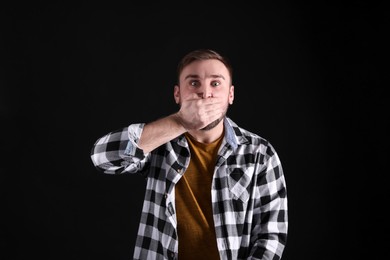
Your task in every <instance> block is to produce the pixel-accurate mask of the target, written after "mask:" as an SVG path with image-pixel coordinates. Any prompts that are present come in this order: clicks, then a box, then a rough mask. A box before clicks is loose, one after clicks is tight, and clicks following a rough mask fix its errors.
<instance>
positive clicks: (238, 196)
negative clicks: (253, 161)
mask: <svg viewBox="0 0 390 260" xmlns="http://www.w3.org/2000/svg"><path fill="white" fill-rule="evenodd" d="M253 171H254V167H252V166H249V167H245V168H232V169H231V171H230V173H229V177H228V185H229V189H230V192H231V193H232V195H233V200H237V202H238V203H239V202H240V203H244V204H246V203H247V202H248V200H249V197H250V193H251V190H252V181H253V180H252V179H253V178H252V177H253Z"/></svg>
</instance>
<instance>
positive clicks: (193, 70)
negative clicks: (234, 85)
mask: <svg viewBox="0 0 390 260" xmlns="http://www.w3.org/2000/svg"><path fill="white" fill-rule="evenodd" d="M189 75H194V76H197V77H201V78H206V77H210V76H212V75H222V76H223V77H224V78H225V79H229V71H228V69H227V68H226V66H225V64H223V63H222V62H221V61H219V60H215V59H210V60H198V61H193V62H191V63H190V64H188V65H187V66H185V67H184V68H183V71H182V72H181V74H180V79H181V80H182V79H185V78H186V77H188V76H189Z"/></svg>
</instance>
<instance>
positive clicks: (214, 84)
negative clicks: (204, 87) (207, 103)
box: [211, 81, 221, 87]
mask: <svg viewBox="0 0 390 260" xmlns="http://www.w3.org/2000/svg"><path fill="white" fill-rule="evenodd" d="M219 85H221V82H219V81H213V82H211V86H213V87H217V86H219Z"/></svg>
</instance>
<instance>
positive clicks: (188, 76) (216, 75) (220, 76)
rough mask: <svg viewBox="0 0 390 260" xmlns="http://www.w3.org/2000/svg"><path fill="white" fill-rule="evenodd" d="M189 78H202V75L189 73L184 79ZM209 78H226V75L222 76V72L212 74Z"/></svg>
mask: <svg viewBox="0 0 390 260" xmlns="http://www.w3.org/2000/svg"><path fill="white" fill-rule="evenodd" d="M189 78H195V79H198V78H200V77H199V75H197V74H189V75H187V76H186V77H185V78H184V79H189ZM208 78H214V79H219V78H221V79H223V80H225V77H224V76H222V75H221V74H212V75H210V76H208Z"/></svg>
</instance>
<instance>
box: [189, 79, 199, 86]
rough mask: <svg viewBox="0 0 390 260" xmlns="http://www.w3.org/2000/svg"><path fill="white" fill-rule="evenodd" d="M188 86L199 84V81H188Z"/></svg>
mask: <svg viewBox="0 0 390 260" xmlns="http://www.w3.org/2000/svg"><path fill="white" fill-rule="evenodd" d="M190 86H192V87H196V86H199V82H198V81H196V80H192V81H190Z"/></svg>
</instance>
